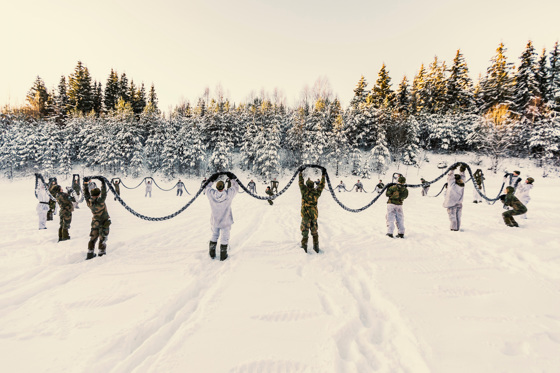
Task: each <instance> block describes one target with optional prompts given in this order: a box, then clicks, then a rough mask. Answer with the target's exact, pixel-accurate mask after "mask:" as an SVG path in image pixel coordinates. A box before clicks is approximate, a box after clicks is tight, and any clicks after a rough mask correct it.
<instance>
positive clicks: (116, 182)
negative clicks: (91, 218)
mask: <svg viewBox="0 0 560 373" xmlns="http://www.w3.org/2000/svg"><path fill="white" fill-rule="evenodd" d="M111 184H113V188H114V189H115V193H117V195H119V196H120V195H121V182H120V180H119V179H113V180H112V181H111ZM116 200H117V197H116V196H115V201H116Z"/></svg>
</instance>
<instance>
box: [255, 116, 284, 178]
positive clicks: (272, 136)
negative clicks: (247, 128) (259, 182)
mask: <svg viewBox="0 0 560 373" xmlns="http://www.w3.org/2000/svg"><path fill="white" fill-rule="evenodd" d="M255 144H256V145H257V147H256V157H255V163H254V166H253V172H254V173H255V174H256V175H259V176H260V177H261V178H263V179H264V180H270V179H271V178H272V177H273V176H276V175H278V172H279V168H280V162H279V156H278V150H279V148H280V137H279V135H278V126H277V125H276V124H272V127H271V128H264V127H260V128H259V129H258V133H257V136H256V138H255Z"/></svg>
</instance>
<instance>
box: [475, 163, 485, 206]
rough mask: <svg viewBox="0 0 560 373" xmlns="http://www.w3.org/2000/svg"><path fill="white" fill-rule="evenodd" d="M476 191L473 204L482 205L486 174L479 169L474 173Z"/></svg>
mask: <svg viewBox="0 0 560 373" xmlns="http://www.w3.org/2000/svg"><path fill="white" fill-rule="evenodd" d="M473 177H474V185H475V187H474V190H473V203H482V196H481V195H480V193H482V183H483V182H484V174H483V173H482V170H481V169H480V168H479V169H478V170H476V171H475V172H474V175H473Z"/></svg>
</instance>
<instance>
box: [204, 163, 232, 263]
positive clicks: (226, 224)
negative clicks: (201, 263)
mask: <svg viewBox="0 0 560 373" xmlns="http://www.w3.org/2000/svg"><path fill="white" fill-rule="evenodd" d="M226 175H227V176H228V177H229V179H230V180H231V188H230V189H227V190H225V184H224V182H223V181H221V180H220V181H218V182H217V183H216V189H214V188H212V184H213V183H214V181H216V180H217V179H218V175H212V176H211V177H210V182H209V183H208V185H207V186H206V196H207V197H208V201H209V202H210V208H211V210H212V215H211V217H210V225H211V226H210V229H211V230H212V236H211V237H210V244H209V254H210V257H211V258H212V259H214V258H215V257H216V246H217V245H218V238H219V237H220V236H221V239H220V240H221V242H220V260H226V259H227V257H228V254H227V249H228V243H229V235H230V232H231V225H232V224H233V213H232V211H231V203H232V201H233V198H234V197H235V196H236V195H237V193H238V192H239V184H238V183H237V180H235V175H233V174H232V173H231V172H228V173H226Z"/></svg>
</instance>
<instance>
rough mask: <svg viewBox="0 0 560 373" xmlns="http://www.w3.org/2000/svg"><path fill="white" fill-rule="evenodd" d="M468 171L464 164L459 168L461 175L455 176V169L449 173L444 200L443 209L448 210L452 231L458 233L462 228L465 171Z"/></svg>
mask: <svg viewBox="0 0 560 373" xmlns="http://www.w3.org/2000/svg"><path fill="white" fill-rule="evenodd" d="M466 169H467V167H466V165H465V164H464V163H462V164H461V167H460V168H459V174H455V168H452V169H451V170H449V172H448V173H447V193H446V194H445V198H444V200H443V207H445V208H446V209H447V214H448V215H449V221H450V222H451V227H450V229H451V230H452V231H455V232H456V231H458V230H459V229H460V228H461V215H462V213H463V197H464V193H465V182H464V181H463V180H464V179H465V170H466Z"/></svg>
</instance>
